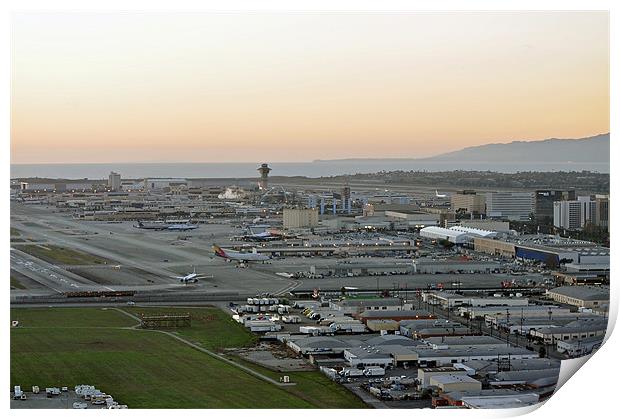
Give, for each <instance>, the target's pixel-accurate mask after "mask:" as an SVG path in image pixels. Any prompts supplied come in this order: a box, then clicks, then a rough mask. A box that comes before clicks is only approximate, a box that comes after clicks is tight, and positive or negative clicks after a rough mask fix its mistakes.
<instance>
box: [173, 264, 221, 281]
mask: <svg viewBox="0 0 620 419" xmlns="http://www.w3.org/2000/svg"><path fill="white" fill-rule="evenodd" d="M173 278H176V279H178V280H179V281H180V282H182V283H184V284H187V283H190V282H198V280H199V279H205V278H213V275H202V274H198V273H196V267H195V266H194V271H193V272H192V273H189V274H187V275H185V276H174V277H173Z"/></svg>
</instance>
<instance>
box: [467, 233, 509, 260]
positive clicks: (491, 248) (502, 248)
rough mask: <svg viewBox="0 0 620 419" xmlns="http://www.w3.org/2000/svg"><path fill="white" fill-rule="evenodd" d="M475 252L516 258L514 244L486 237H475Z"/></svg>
mask: <svg viewBox="0 0 620 419" xmlns="http://www.w3.org/2000/svg"><path fill="white" fill-rule="evenodd" d="M474 250H475V251H477V252H484V253H487V254H489V255H493V256H502V257H507V258H514V257H515V254H516V249H515V245H514V243H509V242H506V241H503V240H495V239H490V238H484V237H474Z"/></svg>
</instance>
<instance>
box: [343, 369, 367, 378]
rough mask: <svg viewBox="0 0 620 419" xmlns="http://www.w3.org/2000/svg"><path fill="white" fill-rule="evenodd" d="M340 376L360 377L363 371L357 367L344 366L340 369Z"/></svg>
mask: <svg viewBox="0 0 620 419" xmlns="http://www.w3.org/2000/svg"><path fill="white" fill-rule="evenodd" d="M340 375H341V376H342V377H361V376H363V375H364V371H363V370H360V369H359V368H345V369H343V370H342V371H340Z"/></svg>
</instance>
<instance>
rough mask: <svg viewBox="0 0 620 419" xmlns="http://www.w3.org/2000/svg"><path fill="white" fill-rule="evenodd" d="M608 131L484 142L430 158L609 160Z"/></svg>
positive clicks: (473, 159) (513, 160)
mask: <svg viewBox="0 0 620 419" xmlns="http://www.w3.org/2000/svg"><path fill="white" fill-rule="evenodd" d="M609 153H610V151H609V133H607V134H600V135H595V136H594V137H586V138H577V139H559V138H550V139H547V140H541V141H513V142H511V143H505V144H485V145H481V146H476V147H467V148H464V149H462V150H459V151H453V152H451V153H445V154H440V155H438V156H434V157H430V158H428V159H425V160H433V161H470V162H471V161H495V162H500V161H503V162H515V161H540V162H608V161H609Z"/></svg>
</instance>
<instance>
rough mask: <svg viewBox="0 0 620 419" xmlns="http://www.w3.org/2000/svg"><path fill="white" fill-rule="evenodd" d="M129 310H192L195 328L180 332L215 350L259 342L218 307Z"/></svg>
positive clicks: (131, 309) (140, 310) (137, 309)
mask: <svg viewBox="0 0 620 419" xmlns="http://www.w3.org/2000/svg"><path fill="white" fill-rule="evenodd" d="M125 310H126V311H128V312H131V313H133V314H135V315H138V314H140V313H145V314H157V313H190V314H191V316H192V327H190V328H179V329H176V333H178V334H179V335H181V336H183V337H185V338H187V339H188V340H191V341H192V342H196V343H200V344H201V345H202V346H204V347H205V348H207V349H211V350H219V349H223V348H241V347H246V346H252V345H254V344H255V343H256V342H257V341H258V339H257V337H256V335H254V334H252V333H249V332H248V331H247V330H246V329H245V327H243V326H242V325H241V324H239V323H237V322H236V321H234V320H233V319H232V317H231V316H229V315H227V314H226V313H224V312H223V311H222V310H220V309H218V308H214V307H205V308H180V307H167V308H158V307H128V308H127V309H125Z"/></svg>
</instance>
